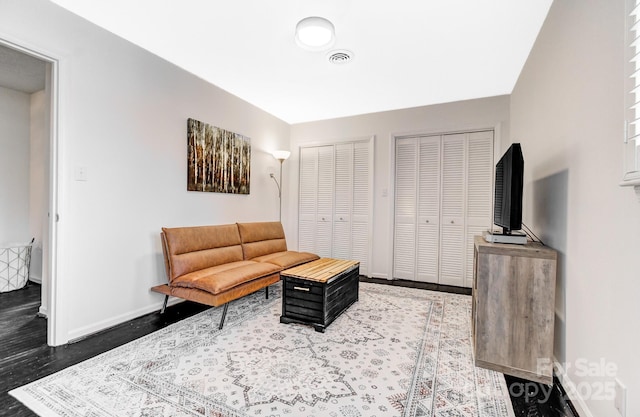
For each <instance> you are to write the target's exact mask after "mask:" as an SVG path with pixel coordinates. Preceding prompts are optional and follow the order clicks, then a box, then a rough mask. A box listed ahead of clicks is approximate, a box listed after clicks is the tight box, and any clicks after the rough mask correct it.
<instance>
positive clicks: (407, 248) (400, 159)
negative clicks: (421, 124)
mask: <svg viewBox="0 0 640 417" xmlns="http://www.w3.org/2000/svg"><path fill="white" fill-rule="evenodd" d="M417 151H418V139H417V138H399V139H397V140H396V172H395V221H394V223H395V224H394V226H395V227H394V237H393V277H394V278H401V279H410V280H415V276H416V220H417V219H416V201H417V199H416V191H417V176H418V152H417Z"/></svg>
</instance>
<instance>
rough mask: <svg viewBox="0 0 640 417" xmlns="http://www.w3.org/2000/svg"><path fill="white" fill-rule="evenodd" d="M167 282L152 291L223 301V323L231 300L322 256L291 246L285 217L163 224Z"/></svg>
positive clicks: (215, 303) (205, 301) (202, 300)
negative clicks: (220, 222)
mask: <svg viewBox="0 0 640 417" xmlns="http://www.w3.org/2000/svg"><path fill="white" fill-rule="evenodd" d="M160 236H161V239H162V252H163V254H164V263H165V269H166V272H167V279H168V283H167V284H162V285H156V286H155V287H152V288H151V290H153V291H156V292H159V293H162V294H164V295H165V299H164V304H163V306H162V310H161V313H163V312H164V310H165V308H166V306H167V300H168V299H169V296H173V297H179V298H183V299H185V300H191V301H195V302H198V303H201V304H206V305H211V306H215V307H217V306H220V305H223V304H224V310H223V312H222V318H221V319H220V325H219V328H220V329H221V328H222V326H223V324H224V319H225V316H226V313H227V308H228V304H227V303H228V302H229V301H232V300H235V299H237V298H240V297H243V296H245V295H247V294H251V293H253V292H255V291H257V290H259V289H261V288H265V293H266V297H267V298H268V297H269V292H268V291H269V285H271V284H274V283H276V282H278V281H279V280H280V271H282V270H284V269H287V268H291V267H294V266H296V265H300V264H303V263H306V262H310V261H313V260H315V259H318V258H319V256H318V255H315V254H312V253H308V252H296V251H289V250H287V242H286V239H285V235H284V230H283V228H282V224H281V223H280V222H257V223H236V224H227V225H216V226H194V227H174V228H167V227H163V228H162V233H161V234H160Z"/></svg>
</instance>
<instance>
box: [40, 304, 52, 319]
mask: <svg viewBox="0 0 640 417" xmlns="http://www.w3.org/2000/svg"><path fill="white" fill-rule="evenodd" d="M38 315H39V316H40V317H45V318H47V317H49V314H48V312H47V309H46V308H45V307H44V306H43V305H42V304H40V308H39V309H38Z"/></svg>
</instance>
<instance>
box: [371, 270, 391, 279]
mask: <svg viewBox="0 0 640 417" xmlns="http://www.w3.org/2000/svg"><path fill="white" fill-rule="evenodd" d="M371 278H380V279H386V280H391V279H392V278H389V275H388V274H382V273H379V272H372V273H371Z"/></svg>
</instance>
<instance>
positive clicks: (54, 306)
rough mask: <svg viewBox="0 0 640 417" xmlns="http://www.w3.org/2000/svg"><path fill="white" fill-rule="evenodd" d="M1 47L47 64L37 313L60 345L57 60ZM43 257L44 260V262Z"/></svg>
mask: <svg viewBox="0 0 640 417" xmlns="http://www.w3.org/2000/svg"><path fill="white" fill-rule="evenodd" d="M0 45H2V46H5V47H7V48H11V49H13V50H16V51H18V52H21V53H23V54H26V55H29V56H32V57H34V58H37V59H39V60H41V61H44V62H45V63H46V64H47V70H46V73H45V77H46V81H45V91H46V90H47V87H48V97H47V99H48V104H49V114H48V130H49V155H48V160H49V172H48V222H47V225H48V237H46V239H47V251H46V253H43V268H44V267H45V266H46V274H43V276H42V287H41V291H42V293H44V297H41V305H40V310H39V314H40V315H43V316H46V317H47V344H48V345H49V346H59V345H62V344H64V343H67V342H68V340H67V334H66V332H65V331H64V329H63V328H62V324H63V323H62V322H63V320H59V318H60V317H61V314H60V303H59V294H60V287H61V286H60V263H59V259H61V251H60V248H59V241H60V235H61V227H60V225H59V220H60V216H59V205H60V181H59V180H60V178H61V164H60V143H61V140H60V78H61V77H60V58H58V57H55V55H54V54H51V53H49V52H48V51H44V50H42V49H41V48H38V47H34V46H33V45H28V44H27V43H25V42H23V41H20V40H15V39H12V37H11V36H10V35H7V34H4V33H0ZM45 258H46V259H45Z"/></svg>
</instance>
